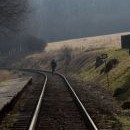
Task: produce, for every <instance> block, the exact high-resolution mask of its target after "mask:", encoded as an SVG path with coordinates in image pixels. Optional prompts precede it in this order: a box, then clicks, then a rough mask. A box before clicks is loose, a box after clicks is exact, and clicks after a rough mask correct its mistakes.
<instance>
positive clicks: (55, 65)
mask: <svg viewBox="0 0 130 130" xmlns="http://www.w3.org/2000/svg"><path fill="white" fill-rule="evenodd" d="M56 67H57V63H56V60H55V59H53V60H52V61H51V69H52V74H54V72H55V70H56Z"/></svg>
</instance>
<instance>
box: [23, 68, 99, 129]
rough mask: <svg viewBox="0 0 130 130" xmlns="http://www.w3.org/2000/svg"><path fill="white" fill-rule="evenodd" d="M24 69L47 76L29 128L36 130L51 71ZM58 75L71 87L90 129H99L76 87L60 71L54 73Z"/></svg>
mask: <svg viewBox="0 0 130 130" xmlns="http://www.w3.org/2000/svg"><path fill="white" fill-rule="evenodd" d="M21 70H23V71H30V72H37V73H40V74H43V75H44V76H45V82H44V85H43V89H42V92H41V95H40V98H39V101H38V103H37V106H36V109H35V112H34V115H33V118H32V121H31V124H30V126H29V129H28V130H35V127H36V123H37V119H38V115H39V112H40V107H41V103H42V99H43V97H44V92H45V88H46V84H47V81H48V79H47V75H46V74H45V73H51V71H45V70H38V69H21ZM54 74H56V75H59V76H60V77H61V78H62V79H63V80H64V81H65V83H66V84H67V86H68V87H69V90H70V92H71V93H72V95H73V97H74V98H75V101H76V103H77V105H78V107H79V108H80V110H81V112H82V114H83V116H84V118H85V120H86V121H87V122H86V123H87V127H89V128H88V129H89V130H98V128H97V126H96V125H95V123H94V121H93V120H92V118H91V116H90V115H89V113H88V112H87V110H86V109H85V107H84V105H83V104H82V102H81V101H80V99H79V97H78V96H77V94H76V93H75V91H74V89H73V88H72V86H71V85H70V83H69V81H68V80H67V78H66V77H65V76H64V75H63V74H60V73H54Z"/></svg>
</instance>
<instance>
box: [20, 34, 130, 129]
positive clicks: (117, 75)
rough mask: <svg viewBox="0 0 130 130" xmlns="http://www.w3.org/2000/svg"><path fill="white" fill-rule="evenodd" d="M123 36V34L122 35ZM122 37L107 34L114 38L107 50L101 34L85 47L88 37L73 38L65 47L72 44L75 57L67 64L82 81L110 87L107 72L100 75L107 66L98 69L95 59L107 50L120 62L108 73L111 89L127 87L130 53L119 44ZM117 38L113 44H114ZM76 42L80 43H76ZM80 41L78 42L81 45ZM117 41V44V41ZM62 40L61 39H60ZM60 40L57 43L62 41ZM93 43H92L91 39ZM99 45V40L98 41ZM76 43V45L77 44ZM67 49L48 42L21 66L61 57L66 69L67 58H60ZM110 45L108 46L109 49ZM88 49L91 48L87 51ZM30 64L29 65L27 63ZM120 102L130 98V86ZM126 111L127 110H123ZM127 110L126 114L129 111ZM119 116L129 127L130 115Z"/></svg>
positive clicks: (60, 66) (61, 66)
mask: <svg viewBox="0 0 130 130" xmlns="http://www.w3.org/2000/svg"><path fill="white" fill-rule="evenodd" d="M119 37H120V36H119ZM119 37H116V38H115V39H114V38H113V37H111V36H109V37H107V42H110V40H109V39H113V40H112V41H111V43H110V44H111V45H112V48H111V47H110V45H109V47H107V46H106V48H107V49H104V45H106V44H104V41H105V40H104V38H101V40H100V37H98V40H95V39H94V40H93V39H92V40H91V39H90V40H89V42H90V41H92V43H95V44H94V45H93V46H91V47H90V46H84V47H83V48H82V46H83V45H84V43H86V44H85V45H87V40H85V39H81V41H80V42H79V40H74V41H73V40H71V41H67V44H66V42H64V41H63V43H65V46H68V45H69V47H72V46H73V47H72V48H73V51H72V56H73V58H72V60H71V61H70V65H69V66H67V67H68V70H69V71H70V72H71V73H73V74H76V75H77V77H78V78H79V79H80V80H85V81H87V82H92V83H94V84H97V85H100V86H102V87H106V88H107V82H106V76H105V74H100V70H101V69H102V68H103V67H104V65H102V66H100V67H99V68H97V69H95V58H96V56H98V55H100V54H102V53H104V52H105V53H107V54H108V56H109V58H108V60H109V59H112V58H116V59H118V60H119V64H118V65H117V66H115V67H114V68H113V69H112V70H111V71H110V72H109V79H110V88H109V90H111V91H112V92H114V91H115V90H116V89H117V88H122V87H124V86H126V87H127V86H130V56H129V55H128V51H127V50H121V49H119V48H120V43H119V39H120V38H119ZM97 41H100V43H101V46H98V47H97V46H96V48H97V49H94V46H95V45H96V42H97ZM113 41H114V45H113ZM75 42H77V43H76V44H77V45H76V46H75V44H74V43H75ZM78 42H79V45H78ZM116 42H118V43H116ZM61 43H62V42H61ZM61 43H58V44H61ZM90 43H91V42H90ZM98 44H99V43H98ZM74 46H75V47H74ZM62 48H64V45H63V46H62V45H61V47H59V46H58V48H57V45H56V43H54V44H49V46H47V49H46V52H43V53H40V54H37V55H32V56H29V57H27V58H26V59H25V60H24V62H23V64H22V66H25V67H26V66H27V67H30V64H31V67H35V68H39V67H41V68H48V65H49V63H50V60H51V59H52V58H56V59H57V60H58V69H64V61H63V60H62V58H61V57H60V54H61V53H62V51H61V49H62ZM108 48H109V49H108ZM88 50H89V51H88ZM28 65H29V66H28ZM118 99H119V100H118V101H120V102H121V103H122V102H125V101H130V89H128V90H127V91H126V92H125V93H123V94H121V95H120V96H119V98H118ZM123 112H126V111H123ZM127 112H129V111H127ZM127 112H126V113H127ZM116 118H117V119H118V120H119V121H120V122H122V124H123V125H125V126H127V125H129V124H130V121H129V120H128V117H127V116H124V115H120V116H119V115H118V116H116ZM127 129H128V130H130V126H129V127H128V128H126V127H125V128H124V130H127Z"/></svg>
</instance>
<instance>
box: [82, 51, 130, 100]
mask: <svg viewBox="0 0 130 130" xmlns="http://www.w3.org/2000/svg"><path fill="white" fill-rule="evenodd" d="M91 53H94V54H95V57H96V56H97V55H100V54H102V53H107V54H108V56H109V57H108V61H109V60H111V59H118V60H119V63H118V64H117V65H116V66H115V67H113V68H112V69H111V70H110V72H109V73H108V74H109V81H110V89H111V90H113V91H115V90H116V89H117V88H122V87H128V86H129V85H130V56H129V54H128V51H126V50H114V49H112V50H102V51H96V53H95V52H91ZM95 57H94V56H92V57H91V58H93V60H91V62H89V63H88V65H87V67H86V68H85V69H84V70H82V71H81V72H80V76H81V78H83V79H84V80H86V81H91V82H94V83H96V84H98V85H101V86H103V87H107V79H106V74H105V73H103V74H100V71H101V70H102V69H103V68H104V64H102V65H101V66H100V67H98V68H96V69H95ZM119 97H120V99H121V100H123V101H124V100H130V90H128V91H126V93H122V94H120V95H119Z"/></svg>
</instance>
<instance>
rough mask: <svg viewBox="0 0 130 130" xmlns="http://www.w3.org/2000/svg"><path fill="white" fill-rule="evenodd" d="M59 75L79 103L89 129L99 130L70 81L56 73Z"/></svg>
mask: <svg viewBox="0 0 130 130" xmlns="http://www.w3.org/2000/svg"><path fill="white" fill-rule="evenodd" d="M56 74H58V75H59V76H60V77H62V78H63V79H64V80H65V82H66V83H67V85H68V87H69V89H70V91H71V92H72V94H73V96H74V98H75V100H76V101H77V105H78V106H79V107H80V109H81V111H82V113H83V115H84V118H85V119H86V120H87V125H88V123H89V126H88V127H89V129H90V130H98V128H97V126H96V125H95V123H94V121H93V120H92V118H91V117H90V115H89V113H88V112H87V110H86V109H85V107H84V105H83V104H82V102H81V101H80V99H79V97H78V96H77V94H76V93H75V91H74V89H73V88H72V86H71V85H70V83H69V81H68V80H67V78H66V77H65V76H64V75H63V74H60V73H56Z"/></svg>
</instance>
